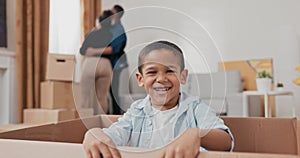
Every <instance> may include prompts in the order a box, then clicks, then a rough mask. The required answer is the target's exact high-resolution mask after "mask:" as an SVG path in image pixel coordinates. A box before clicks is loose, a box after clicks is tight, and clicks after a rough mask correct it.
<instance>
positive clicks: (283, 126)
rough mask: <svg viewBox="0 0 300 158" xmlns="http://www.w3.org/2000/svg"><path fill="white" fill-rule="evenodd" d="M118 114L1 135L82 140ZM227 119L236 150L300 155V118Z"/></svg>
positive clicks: (23, 137)
mask: <svg viewBox="0 0 300 158" xmlns="http://www.w3.org/2000/svg"><path fill="white" fill-rule="evenodd" d="M118 118H119V116H118V115H99V116H95V117H91V118H85V119H82V120H80V119H77V120H73V121H65V122H61V123H58V124H49V125H44V126H39V127H32V128H27V129H22V130H16V131H11V132H4V133H0V138H10V139H23V140H42V141H56V142H69V143H81V142H82V141H83V136H84V134H85V132H86V131H87V129H90V128H94V127H108V126H109V125H110V124H111V123H112V122H115V121H116V120H117V119H118ZM223 120H224V122H225V124H226V125H227V126H229V128H230V129H231V131H232V133H233V135H234V138H235V148H234V151H235V152H253V153H273V154H290V155H300V154H299V153H300V152H299V149H300V146H299V142H300V139H299V134H300V129H299V127H300V126H299V125H300V121H299V120H297V119H295V118H253V117H252V118H232V117H223ZM226 155H227V154H226ZM234 156H237V155H234ZM243 157H244V156H243ZM245 157H247V156H245Z"/></svg>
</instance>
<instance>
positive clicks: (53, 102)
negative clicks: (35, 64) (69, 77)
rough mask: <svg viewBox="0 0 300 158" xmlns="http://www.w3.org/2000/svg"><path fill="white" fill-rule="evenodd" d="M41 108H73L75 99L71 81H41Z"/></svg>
mask: <svg viewBox="0 0 300 158" xmlns="http://www.w3.org/2000/svg"><path fill="white" fill-rule="evenodd" d="M41 108H42V109H60V108H68V109H73V108H75V99H74V97H73V88H72V82H59V81H45V82H41Z"/></svg>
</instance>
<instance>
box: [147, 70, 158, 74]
mask: <svg viewBox="0 0 300 158" xmlns="http://www.w3.org/2000/svg"><path fill="white" fill-rule="evenodd" d="M155 73H156V71H148V72H146V74H155Z"/></svg>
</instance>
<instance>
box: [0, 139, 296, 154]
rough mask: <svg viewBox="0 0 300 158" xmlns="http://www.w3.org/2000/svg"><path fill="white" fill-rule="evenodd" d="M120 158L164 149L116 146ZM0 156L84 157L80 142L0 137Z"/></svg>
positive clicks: (157, 152)
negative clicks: (5, 138)
mask: <svg viewBox="0 0 300 158" xmlns="http://www.w3.org/2000/svg"><path fill="white" fill-rule="evenodd" d="M118 149H119V151H120V154H121V157H122V158H141V157H143V158H157V157H161V156H162V153H163V150H164V149H159V150H145V149H137V148H128V147H118ZM0 151H1V152H0V157H5V158H20V157H22V158H85V157H86V155H85V151H84V149H83V146H82V145H81V144H72V143H56V142H40V141H22V140H4V139H0ZM12 151H13V152H12ZM198 158H298V156H295V155H279V154H256V153H237V152H234V153H229V152H203V153H200V154H199V155H198Z"/></svg>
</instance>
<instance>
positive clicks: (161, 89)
mask: <svg viewBox="0 0 300 158" xmlns="http://www.w3.org/2000/svg"><path fill="white" fill-rule="evenodd" d="M155 90H157V91H167V90H169V88H155Z"/></svg>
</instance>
